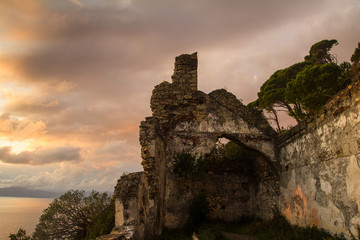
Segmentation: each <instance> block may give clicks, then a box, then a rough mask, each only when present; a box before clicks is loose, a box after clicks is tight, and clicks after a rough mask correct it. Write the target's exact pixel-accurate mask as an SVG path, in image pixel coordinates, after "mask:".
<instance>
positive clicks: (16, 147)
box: [0, 137, 34, 161]
mask: <svg viewBox="0 0 360 240" xmlns="http://www.w3.org/2000/svg"><path fill="white" fill-rule="evenodd" d="M32 145H33V141H32V140H24V141H15V140H14V141H9V140H8V139H7V138H6V137H1V138H0V148H2V147H11V152H12V153H14V154H19V153H21V152H25V151H33V150H34V148H33V147H32ZM0 161H1V159H0Z"/></svg>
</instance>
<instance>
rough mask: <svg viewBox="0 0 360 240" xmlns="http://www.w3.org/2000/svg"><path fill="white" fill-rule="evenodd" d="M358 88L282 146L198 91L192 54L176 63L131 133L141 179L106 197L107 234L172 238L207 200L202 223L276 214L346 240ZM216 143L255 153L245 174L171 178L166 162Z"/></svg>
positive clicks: (227, 101)
mask: <svg viewBox="0 0 360 240" xmlns="http://www.w3.org/2000/svg"><path fill="white" fill-rule="evenodd" d="M359 99H360V94H359V83H354V84H352V85H350V86H349V88H348V89H345V90H344V91H343V92H341V93H340V94H339V95H338V96H337V97H335V98H334V99H333V100H332V101H331V102H330V103H328V104H327V106H326V108H325V109H326V111H324V112H322V113H321V114H319V116H317V117H316V118H314V119H312V120H309V121H308V122H304V123H302V124H301V125H299V126H298V127H297V128H296V129H294V130H292V131H290V132H289V133H288V134H287V135H285V136H282V137H281V138H280V137H278V136H277V134H276V133H275V131H274V130H273V129H272V128H271V127H270V126H269V124H268V123H267V121H266V120H265V119H264V117H263V115H262V114H261V113H260V112H258V111H256V110H254V109H250V108H247V107H246V106H244V105H243V104H242V103H241V102H240V101H239V100H237V99H236V97H235V96H234V95H233V94H231V93H229V92H227V91H225V90H223V89H221V90H215V91H213V92H211V93H209V94H205V93H203V92H201V91H198V89H197V54H196V53H194V54H191V55H188V54H184V55H181V56H178V57H176V60H175V70H174V74H173V76H172V83H169V82H163V83H161V84H159V85H157V86H156V87H155V88H154V90H153V94H152V97H151V102H150V106H151V109H152V112H153V115H152V117H148V118H146V120H145V121H143V122H141V125H140V144H141V156H142V166H143V168H144V171H143V172H138V173H130V174H128V175H125V176H122V177H121V178H120V179H119V181H118V185H117V186H116V188H115V196H116V229H120V230H121V231H122V233H123V234H124V238H125V239H131V238H132V239H137V240H142V239H149V238H150V237H151V236H153V235H157V234H160V233H161V232H162V230H163V229H164V228H178V227H181V226H183V225H184V223H185V222H186V220H187V217H188V207H189V203H190V201H191V199H192V198H193V196H195V194H197V193H199V192H200V191H206V192H207V196H208V200H209V201H210V203H211V212H210V217H211V218H213V219H222V220H224V221H231V220H236V219H238V218H240V217H242V216H258V217H262V218H269V217H271V215H272V210H273V209H274V208H275V207H277V208H278V209H280V210H281V211H282V212H283V213H284V215H285V216H286V217H287V218H288V219H289V221H291V222H292V223H296V224H299V225H303V226H304V225H316V226H318V227H323V228H326V229H328V230H330V231H331V232H333V233H344V234H349V233H350V231H351V232H355V227H356V225H357V224H360V214H359V209H360V184H358V183H359V180H360V154H359V149H360V124H359V120H360V115H359ZM220 138H226V139H229V140H232V141H234V142H235V143H237V144H239V145H241V146H242V147H244V148H247V149H252V150H254V151H255V152H256V153H257V155H256V156H257V157H256V161H255V162H250V161H247V160H244V161H243V162H242V163H240V164H241V167H242V169H244V171H241V172H231V171H229V172H227V173H224V174H218V173H211V172H209V173H208V174H207V175H206V176H204V177H203V178H202V179H201V180H200V179H193V178H191V179H190V178H184V177H179V176H176V175H175V174H174V172H173V165H174V161H175V156H176V155H177V154H178V153H180V152H183V151H186V152H189V153H191V154H193V155H195V156H198V157H199V156H203V155H205V154H207V153H209V152H210V151H211V150H212V149H213V148H214V147H215V146H216V144H217V142H218V140H219V139H220Z"/></svg>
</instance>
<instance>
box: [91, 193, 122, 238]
mask: <svg viewBox="0 0 360 240" xmlns="http://www.w3.org/2000/svg"><path fill="white" fill-rule="evenodd" d="M114 226H115V201H114V199H112V200H111V202H110V205H109V206H107V207H106V208H105V209H104V210H103V211H102V212H100V213H99V214H98V215H97V216H96V217H95V219H94V220H93V221H92V222H91V223H90V224H89V226H88V227H87V239H95V238H96V237H98V236H101V235H106V234H109V233H110V232H111V230H112V229H113V228H114Z"/></svg>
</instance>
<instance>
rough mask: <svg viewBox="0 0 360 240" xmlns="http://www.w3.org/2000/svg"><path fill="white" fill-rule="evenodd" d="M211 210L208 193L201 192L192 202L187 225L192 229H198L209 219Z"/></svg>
mask: <svg viewBox="0 0 360 240" xmlns="http://www.w3.org/2000/svg"><path fill="white" fill-rule="evenodd" d="M209 211H210V206H209V201H208V200H207V197H206V193H205V192H200V193H199V194H197V195H196V196H195V197H194V198H193V200H192V201H191V203H190V208H189V219H188V222H187V226H188V228H189V229H190V230H191V231H196V232H197V231H198V230H199V228H200V226H201V225H202V224H203V223H204V222H205V221H206V220H207V215H208V213H209Z"/></svg>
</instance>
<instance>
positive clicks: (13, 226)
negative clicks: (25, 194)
mask: <svg viewBox="0 0 360 240" xmlns="http://www.w3.org/2000/svg"><path fill="white" fill-rule="evenodd" d="M52 201H53V198H22V197H0V240H8V239H9V235H10V233H17V231H18V229H19V228H22V229H24V230H26V233H27V235H30V234H32V233H33V231H34V230H35V227H36V225H37V224H38V222H39V218H40V216H41V215H42V212H43V210H44V209H46V208H47V207H48V206H49V204H50V203H51V202H52Z"/></svg>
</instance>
